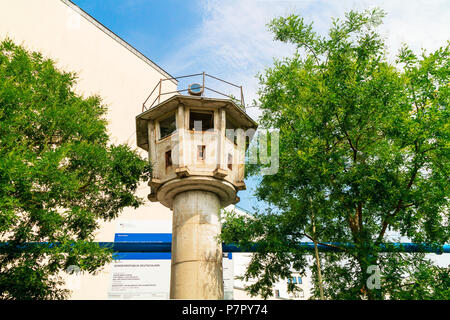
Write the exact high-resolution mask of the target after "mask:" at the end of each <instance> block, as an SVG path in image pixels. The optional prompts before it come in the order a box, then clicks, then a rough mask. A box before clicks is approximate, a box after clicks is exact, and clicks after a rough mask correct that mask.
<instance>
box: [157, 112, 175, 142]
mask: <svg viewBox="0 0 450 320" xmlns="http://www.w3.org/2000/svg"><path fill="white" fill-rule="evenodd" d="M175 130H177V123H176V119H175V114H174V115H172V116H170V117H168V118H166V119H164V120H161V121H160V122H159V133H160V139H162V138H165V137H167V136H170V135H171V134H172V133H173V132H174V131H175Z"/></svg>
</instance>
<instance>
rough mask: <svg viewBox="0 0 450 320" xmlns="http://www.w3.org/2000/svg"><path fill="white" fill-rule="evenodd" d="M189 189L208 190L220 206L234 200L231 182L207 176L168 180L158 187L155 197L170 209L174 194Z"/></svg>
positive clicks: (224, 205) (234, 194)
mask: <svg viewBox="0 0 450 320" xmlns="http://www.w3.org/2000/svg"><path fill="white" fill-rule="evenodd" d="M189 190H198V191H209V192H212V193H214V194H216V195H217V196H218V197H219V200H220V205H221V206H222V207H226V206H228V205H230V204H232V203H233V202H234V201H235V200H236V188H235V187H234V186H233V185H232V184H231V183H229V182H228V181H225V180H219V179H215V178H212V177H207V176H190V177H186V178H182V179H173V180H170V181H168V182H166V183H164V184H163V185H162V186H161V187H160V188H159V189H158V193H157V198H158V201H160V202H161V203H162V204H163V205H165V206H166V207H168V208H171V209H172V208H173V199H174V198H175V196H176V195H177V194H179V193H182V192H185V191H189Z"/></svg>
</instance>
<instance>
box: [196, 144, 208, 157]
mask: <svg viewBox="0 0 450 320" xmlns="http://www.w3.org/2000/svg"><path fill="white" fill-rule="evenodd" d="M205 149H206V146H197V160H205V156H206V155H205Z"/></svg>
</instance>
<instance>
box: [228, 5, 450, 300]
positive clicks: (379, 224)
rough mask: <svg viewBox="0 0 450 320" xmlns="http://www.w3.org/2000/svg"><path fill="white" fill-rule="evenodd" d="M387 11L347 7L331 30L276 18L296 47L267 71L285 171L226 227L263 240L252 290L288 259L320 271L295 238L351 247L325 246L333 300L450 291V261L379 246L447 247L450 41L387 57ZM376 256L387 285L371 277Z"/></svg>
mask: <svg viewBox="0 0 450 320" xmlns="http://www.w3.org/2000/svg"><path fill="white" fill-rule="evenodd" d="M383 17H384V12H383V11H382V10H380V9H374V10H370V11H365V12H354V11H351V12H349V13H347V14H346V15H345V19H343V20H339V19H336V20H333V23H332V25H331V27H330V29H329V32H328V34H327V35H326V36H321V35H319V34H317V33H316V32H314V29H313V26H312V24H307V23H305V21H304V19H303V18H301V17H299V16H296V15H291V16H288V17H281V18H277V19H275V20H273V21H272V22H271V23H270V25H269V27H270V30H271V31H273V33H274V34H275V39H277V40H281V41H283V42H287V43H291V44H293V45H295V46H296V47H297V52H296V54H295V55H294V56H293V57H288V58H285V59H283V60H279V61H275V63H274V66H273V67H271V68H269V69H267V70H266V72H265V74H263V75H260V83H261V89H260V92H259V95H260V98H259V100H260V107H261V109H262V111H263V114H262V117H261V119H260V121H261V124H262V125H263V126H264V127H272V128H279V129H280V139H279V171H278V172H277V173H276V174H274V175H265V176H263V177H261V183H260V184H258V186H257V189H256V196H257V197H258V198H259V199H260V200H264V201H266V202H267V203H268V204H270V205H271V207H272V210H268V211H262V212H256V213H255V215H254V216H252V217H242V216H241V217H239V216H236V215H234V214H228V217H227V221H226V223H225V225H224V228H223V234H222V238H223V240H224V241H227V242H235V243H237V244H240V245H242V246H244V247H245V246H249V245H250V244H251V243H253V242H257V243H258V245H259V246H258V248H259V249H258V252H257V253H256V254H255V255H254V257H253V259H252V261H251V263H250V265H249V268H248V269H247V272H246V274H245V278H247V279H250V278H255V279H256V280H257V282H256V283H254V284H253V285H251V286H249V287H248V290H249V292H250V293H251V294H261V295H262V296H264V297H267V296H270V295H271V293H272V291H271V288H270V287H271V285H272V283H273V282H274V281H275V280H276V279H279V278H288V277H289V276H290V268H291V267H293V268H295V269H297V270H300V271H304V270H306V268H307V267H310V268H311V270H313V274H314V275H317V271H318V270H317V267H316V264H315V263H314V262H311V261H314V260H311V259H309V258H308V255H307V254H306V253H305V252H304V251H301V250H299V249H298V248H297V246H296V244H297V243H298V242H299V241H305V239H308V238H309V239H311V240H312V239H316V240H317V241H318V242H319V243H320V242H343V243H354V244H355V247H354V248H340V249H342V250H340V252H337V253H331V252H330V253H321V254H320V259H321V262H322V273H323V285H324V294H325V297H326V298H332V299H367V298H368V299H376V298H388V297H390V298H393V299H401V298H425V297H427V298H433V297H434V298H445V299H449V298H450V296H449V292H448V290H441V289H443V288H445V285H443V283H445V284H446V285H448V272H449V270H448V269H445V268H438V267H435V266H433V267H432V266H431V265H430V264H429V262H427V259H426V258H425V256H424V255H423V254H405V253H400V254H393V253H380V252H379V249H378V244H380V243H382V242H386V241H392V240H393V237H394V236H395V237H400V236H403V237H404V238H402V239H405V238H406V239H409V240H411V241H414V242H418V243H427V244H443V243H445V242H447V241H448V240H449V235H450V232H449V231H450V230H449V222H448V221H449V214H448V199H449V141H450V139H449V134H450V131H449V128H450V127H449V123H450V122H449V111H448V103H449V90H450V86H449V82H450V78H449V76H450V68H449V45H448V43H447V45H446V46H445V47H442V48H440V49H439V50H437V51H435V52H432V53H426V52H425V51H424V52H422V54H421V55H420V56H417V55H415V54H414V53H413V52H412V51H411V50H410V49H408V48H407V47H406V46H405V47H403V48H402V49H401V51H400V52H399V54H398V57H397V60H396V61H395V62H393V61H392V62H391V61H389V59H388V58H387V49H386V47H385V44H384V42H383V38H382V37H381V36H380V35H379V33H378V32H377V27H378V26H379V25H380V24H381V23H382V19H383ZM249 169H250V173H251V174H257V172H258V169H259V167H258V166H257V167H256V168H255V167H253V168H251V167H250V168H249ZM314 226H315V232H313V227H314ZM404 261H409V262H408V263H405V262H404ZM375 265H376V266H378V267H379V268H380V271H381V281H380V287H379V289H377V288H373V287H370V286H368V285H367V284H368V283H369V282H370V280H371V278H370V277H371V273H370V272H368V270H369V269H368V268H369V266H375ZM412 266H417V267H414V268H412ZM424 270H428V271H424ZM421 277H422V278H421ZM436 277H438V278H440V279H441V280H436V281H433V280H432V279H434V278H436ZM314 279H315V280H314V282H315V288H314V295H315V297H319V286H318V283H317V277H316V276H315V277H314ZM408 279H410V280H408ZM419 279H424V280H423V281H419ZM425 280H426V281H425ZM411 281H413V282H414V283H415V284H414V286H412V287H411V286H407V285H405V286H403V284H404V283H409V282H411ZM445 281H446V282H445ZM390 283H396V284H398V287H393V286H392V285H390ZM419 287H420V288H419ZM433 287H435V289H433ZM411 288H414V289H411ZM411 290H413V291H414V292H415V293H414V294H413V293H412V291H411ZM421 290H423V292H428V293H426V294H425V293H424V296H421V295H419V294H418V293H419V292H421ZM432 292H434V293H432Z"/></svg>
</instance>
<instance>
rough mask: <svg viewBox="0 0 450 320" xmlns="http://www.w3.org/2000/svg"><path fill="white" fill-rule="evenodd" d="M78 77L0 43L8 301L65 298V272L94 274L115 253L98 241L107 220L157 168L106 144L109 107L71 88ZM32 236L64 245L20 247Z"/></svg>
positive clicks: (2, 287)
mask: <svg viewBox="0 0 450 320" xmlns="http://www.w3.org/2000/svg"><path fill="white" fill-rule="evenodd" d="M75 80H76V77H75V75H74V74H73V73H68V72H62V71H60V70H58V69H57V68H56V67H55V64H54V62H53V61H51V60H49V59H45V58H44V57H43V56H42V55H41V54H40V53H37V52H28V51H26V50H25V49H24V48H23V47H21V46H17V45H15V44H14V43H13V42H12V41H11V40H8V39H7V40H5V41H3V42H1V43H0V239H1V240H2V241H7V242H8V244H9V246H8V247H4V248H3V251H2V252H1V253H0V298H3V299H61V298H64V297H66V296H67V294H68V292H67V290H64V289H62V286H61V285H62V283H63V282H62V278H61V277H60V275H61V273H62V272H64V270H66V269H67V268H68V267H69V266H71V265H75V266H77V267H79V268H80V270H81V271H86V272H89V273H94V272H96V271H97V270H98V269H99V268H100V267H102V266H103V265H104V264H105V263H107V262H108V261H110V260H111V251H110V250H108V249H102V248H100V247H99V246H98V244H96V243H92V242H91V241H93V240H94V232H95V231H96V229H97V228H98V226H99V222H100V221H101V220H110V219H114V218H116V217H117V216H118V214H119V213H120V212H121V210H122V209H123V208H125V207H130V206H131V207H137V206H139V205H140V203H141V199H139V198H137V197H136V196H135V195H134V191H135V190H136V188H137V186H138V183H139V181H140V180H142V179H146V178H147V177H148V175H149V170H150V168H149V165H148V164H147V162H146V161H144V160H141V159H140V158H139V156H138V155H137V154H136V153H135V152H134V151H132V150H130V148H129V147H128V146H126V145H108V135H107V128H106V121H105V120H104V118H103V117H104V116H105V113H106V111H107V109H106V107H105V106H103V105H102V104H101V100H100V98H99V97H95V96H93V97H88V98H83V97H81V96H79V95H77V94H76V93H74V92H73V91H72V88H73V86H74V84H75ZM26 242H51V243H60V246H59V247H54V248H48V247H34V248H29V250H28V252H18V251H17V250H14V248H17V246H20V245H22V244H24V243H26Z"/></svg>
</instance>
